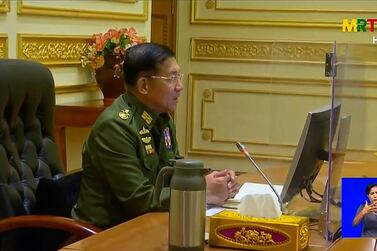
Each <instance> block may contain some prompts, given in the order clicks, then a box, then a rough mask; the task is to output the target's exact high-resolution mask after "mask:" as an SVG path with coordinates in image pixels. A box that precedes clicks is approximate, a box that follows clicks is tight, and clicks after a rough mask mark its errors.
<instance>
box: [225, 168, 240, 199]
mask: <svg viewBox="0 0 377 251" xmlns="http://www.w3.org/2000/svg"><path fill="white" fill-rule="evenodd" d="M227 173H228V198H233V197H234V196H235V195H236V194H237V193H238V191H239V190H240V187H241V186H240V184H239V183H238V179H237V176H236V173H235V172H234V171H233V170H230V171H228V172H227Z"/></svg>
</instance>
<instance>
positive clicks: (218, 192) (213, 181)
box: [205, 170, 229, 205]
mask: <svg viewBox="0 0 377 251" xmlns="http://www.w3.org/2000/svg"><path fill="white" fill-rule="evenodd" d="M205 179H206V183H207V204H214V205H222V204H223V203H224V201H225V200H226V199H228V197H229V192H228V180H229V175H228V171H227V170H223V171H213V172H211V173H210V174H207V175H206V176H205Z"/></svg>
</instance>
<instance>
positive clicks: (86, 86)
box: [55, 83, 99, 95]
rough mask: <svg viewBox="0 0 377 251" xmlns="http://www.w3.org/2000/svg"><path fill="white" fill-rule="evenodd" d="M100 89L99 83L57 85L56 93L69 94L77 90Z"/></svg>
mask: <svg viewBox="0 0 377 251" xmlns="http://www.w3.org/2000/svg"><path fill="white" fill-rule="evenodd" d="M98 90H99V87H98V85H97V83H89V84H82V85H68V86H56V87H55V93H56V94H59V95H60V94H69V93H77V92H96V91H98Z"/></svg>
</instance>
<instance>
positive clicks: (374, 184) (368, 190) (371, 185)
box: [365, 183, 377, 195]
mask: <svg viewBox="0 0 377 251" xmlns="http://www.w3.org/2000/svg"><path fill="white" fill-rule="evenodd" d="M372 187H377V183H372V184H369V185H367V187H366V188H365V194H366V195H369V192H370V190H371V189H372Z"/></svg>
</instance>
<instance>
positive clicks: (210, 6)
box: [206, 0, 215, 9]
mask: <svg viewBox="0 0 377 251" xmlns="http://www.w3.org/2000/svg"><path fill="white" fill-rule="evenodd" d="M214 7H215V0H207V2H206V8H207V9H213V8H214Z"/></svg>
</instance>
